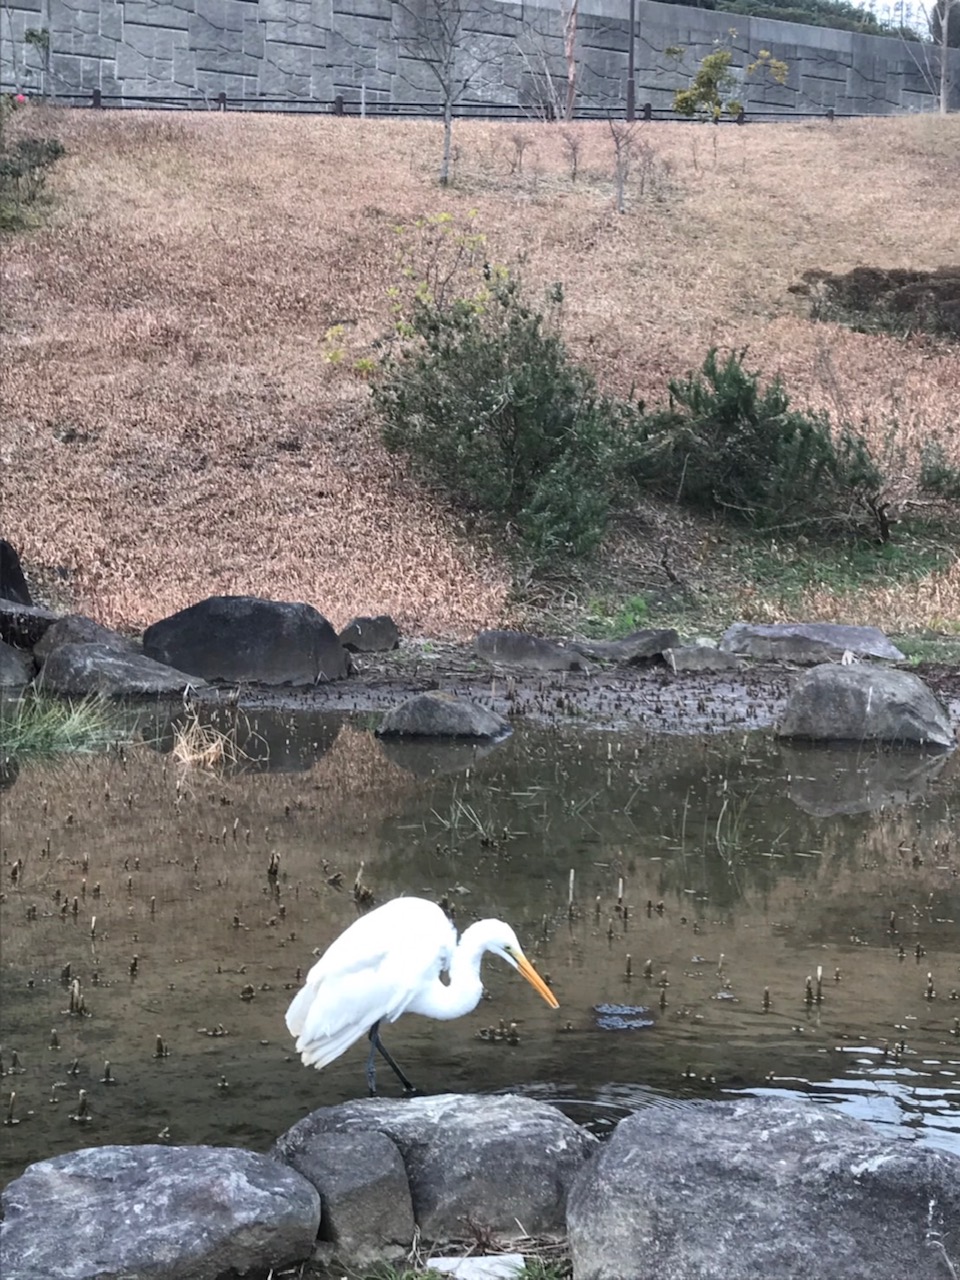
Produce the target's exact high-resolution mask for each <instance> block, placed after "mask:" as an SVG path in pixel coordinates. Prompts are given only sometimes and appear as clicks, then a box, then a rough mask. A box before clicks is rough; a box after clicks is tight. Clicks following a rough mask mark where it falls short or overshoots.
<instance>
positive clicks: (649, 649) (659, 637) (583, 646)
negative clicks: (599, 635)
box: [570, 627, 680, 663]
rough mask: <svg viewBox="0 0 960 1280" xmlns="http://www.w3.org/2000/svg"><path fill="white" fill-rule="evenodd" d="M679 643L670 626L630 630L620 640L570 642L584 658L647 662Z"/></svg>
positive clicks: (678, 638)
mask: <svg viewBox="0 0 960 1280" xmlns="http://www.w3.org/2000/svg"><path fill="white" fill-rule="evenodd" d="M679 643H680V637H679V636H678V635H677V633H676V631H674V630H673V628H672V627H664V628H658V629H654V628H651V627H644V628H642V629H641V630H639V631H631V632H630V634H629V635H628V636H624V637H623V639H622V640H571V641H570V644H571V646H572V647H574V648H575V649H577V650H579V652H580V653H582V654H583V655H584V657H586V658H596V659H598V660H599V661H601V662H627V663H640V662H648V661H649V660H650V659H651V658H659V657H660V656H661V655H662V654H663V653H664V651H665V650H667V649H672V648H674V647H675V646H676V645H678V644H679Z"/></svg>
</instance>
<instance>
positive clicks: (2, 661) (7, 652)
mask: <svg viewBox="0 0 960 1280" xmlns="http://www.w3.org/2000/svg"><path fill="white" fill-rule="evenodd" d="M36 669H37V667H36V663H35V662H34V660H33V657H32V655H31V654H29V653H24V652H23V650H22V649H15V648H14V647H13V645H12V644H7V642H6V641H5V640H0V689H19V688H22V687H23V685H25V684H29V683H30V681H31V680H32V679H33V677H34V674H35V672H36Z"/></svg>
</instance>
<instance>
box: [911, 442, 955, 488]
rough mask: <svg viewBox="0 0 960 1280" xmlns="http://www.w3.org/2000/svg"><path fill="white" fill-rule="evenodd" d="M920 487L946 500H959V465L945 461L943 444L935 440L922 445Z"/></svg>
mask: <svg viewBox="0 0 960 1280" xmlns="http://www.w3.org/2000/svg"><path fill="white" fill-rule="evenodd" d="M920 488H921V489H922V490H923V491H924V493H930V494H933V495H934V496H935V497H938V498H945V499H947V501H948V502H960V467H954V466H951V465H950V463H949V462H947V457H946V454H945V453H944V449H943V445H941V444H939V443H938V442H937V441H931V442H929V443H928V444H927V445H926V446H925V447H924V450H923V454H922V456H921V459H920Z"/></svg>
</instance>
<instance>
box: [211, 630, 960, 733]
mask: <svg viewBox="0 0 960 1280" xmlns="http://www.w3.org/2000/svg"><path fill="white" fill-rule="evenodd" d="M917 671H918V674H919V675H921V677H922V678H923V679H925V680H926V682H927V684H929V685H930V687H931V688H932V689H933V690H934V692H935V693H936V694H937V695H938V697H940V698H941V700H942V701H943V702H944V704H945V706H946V707H947V709H948V711H949V712H950V714H951V716H952V717H953V719H954V720H955V721H957V720H960V670H958V669H957V668H955V667H946V666H933V665H930V666H927V667H921V668H917ZM795 675H796V670H795V669H793V668H789V667H784V666H774V665H773V664H758V665H757V666H754V667H749V668H747V669H746V670H744V671H735V672H680V673H674V672H672V671H671V670H669V669H668V668H667V667H666V666H664V665H663V664H659V663H657V664H650V665H644V666H612V667H607V668H600V667H595V668H594V670H593V671H591V672H588V673H585V672H580V671H564V672H549V673H540V672H528V671H522V670H516V671H511V672H507V671H506V670H503V671H495V670H494V669H492V668H491V667H489V666H487V665H486V663H483V662H481V661H480V660H479V659H478V658H477V657H476V655H475V654H474V653H473V651H472V647H471V646H470V645H462V644H455V643H452V642H440V641H430V640H409V641H406V642H404V644H403V645H402V646H401V647H400V648H399V649H397V650H394V652H393V653H388V654H376V655H365V656H364V659H363V661H362V664H361V665H360V667H359V670H358V671H357V673H356V674H355V675H353V676H352V677H351V678H350V679H348V680H341V681H336V682H334V683H331V684H325V685H318V686H317V687H316V688H314V689H309V690H296V691H289V692H285V691H283V690H276V689H273V690H249V691H244V692H243V693H242V694H241V697H240V700H239V701H240V704H241V706H243V707H244V708H245V709H248V710H255V709H258V708H268V707H269V708H276V709H281V710H285V711H291V712H293V713H297V712H307V711H314V712H315V711H349V712H354V713H358V714H361V715H362V714H375V715H379V713H380V712H382V711H385V710H386V709H387V708H388V707H392V706H395V705H396V704H397V703H398V702H400V701H402V700H403V699H404V698H406V697H409V696H410V695H411V694H414V693H421V692H423V691H425V690H428V689H444V690H445V691H447V692H449V693H455V694H461V695H463V696H464V697H468V698H473V699H475V700H476V701H477V702H480V703H481V704H483V705H484V706H486V707H489V708H490V709H491V710H493V711H497V712H499V713H500V715H503V716H505V717H507V718H508V719H511V720H514V721H520V722H526V723H530V724H537V725H541V726H548V727H551V728H580V729H585V730H591V729H592V730H618V731H624V730H639V731H642V732H646V733H657V734H660V733H669V734H688V735H692V734H704V733H725V732H733V731H737V730H739V731H743V730H755V729H769V728H771V727H772V726H773V725H774V724H775V723H776V721H777V719H778V718H779V715H780V712H781V711H782V709H783V706H784V702H785V700H786V697H787V694H788V693H789V689H790V683H791V681H792V679H793V678H794V676H795ZM234 697H235V695H234V693H233V692H232V691H228V690H204V691H203V692H202V694H198V698H199V699H200V700H201V701H202V702H203V703H207V704H216V703H218V702H221V701H228V700H233V699H234Z"/></svg>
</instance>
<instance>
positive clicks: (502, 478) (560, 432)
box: [373, 267, 636, 564]
mask: <svg viewBox="0 0 960 1280" xmlns="http://www.w3.org/2000/svg"><path fill="white" fill-rule="evenodd" d="M484 274H485V277H486V284H485V286H484V287H483V288H482V289H481V290H480V292H479V293H478V294H477V296H476V297H474V298H472V299H467V298H463V297H458V298H456V299H455V300H454V301H452V302H451V303H449V304H447V305H441V304H439V303H438V302H437V301H436V300H435V298H434V295H433V294H432V293H431V292H429V291H428V290H426V289H421V290H420V291H419V292H418V294H417V295H416V297H415V298H414V300H413V303H412V309H411V311H410V315H409V319H408V320H406V321H403V322H402V323H401V325H400V336H399V337H398V340H397V343H395V344H394V346H395V347H397V348H398V349H396V350H394V351H393V352H391V354H389V355H388V356H387V357H386V359H385V361H384V364H383V367H382V370H381V376H380V378H379V379H378V380H377V382H376V383H375V385H374V388H373V396H374V404H375V407H376V409H377V412H378V414H379V416H380V419H381V423H382V432H383V439H384V442H385V444H386V446H387V448H388V449H390V450H392V451H403V452H405V453H407V454H408V455H409V457H410V458H411V459H412V460H413V463H414V465H415V467H416V468H417V470H418V471H419V472H420V473H421V475H422V476H424V477H425V478H426V479H427V480H429V481H430V482H431V483H434V484H438V485H440V486H441V487H442V488H443V489H444V490H445V491H446V493H447V494H449V495H450V496H451V497H453V498H454V499H455V500H456V501H457V502H459V503H460V504H461V505H462V506H463V507H465V508H466V509H468V510H472V511H475V512H481V513H485V514H492V515H495V516H498V517H500V518H502V519H504V520H506V521H508V522H509V523H510V525H511V526H512V527H513V528H514V529H515V531H516V533H517V535H518V536H519V539H520V542H521V543H522V545H523V547H524V549H525V550H526V552H527V553H528V554H529V555H530V556H531V557H532V558H533V560H534V561H535V562H537V563H541V564H543V563H547V562H551V561H555V560H558V559H561V558H563V557H565V556H569V555H576V556H580V555H585V554H587V553H588V552H590V551H591V550H592V549H593V548H594V547H595V546H596V545H597V543H598V542H599V540H600V538H601V537H602V535H603V532H604V529H605V527H606V522H607V517H608V512H609V505H610V501H611V496H612V492H613V490H614V488H615V484H614V477H613V466H614V460H615V458H616V456H617V451H618V447H619V446H618V440H619V436H620V434H621V432H623V431H624V430H625V429H628V428H630V427H632V425H633V424H634V422H635V420H636V413H635V411H634V410H633V409H632V408H631V407H630V406H628V405H625V404H621V403H618V402H617V401H615V400H612V399H610V398H608V397H606V396H602V395H600V393H599V392H598V391H597V388H596V384H595V382H594V379H593V377H592V376H591V374H590V373H589V372H588V371H587V370H586V369H584V368H583V367H582V366H580V365H578V364H576V363H575V362H573V361H572V360H571V359H570V358H569V357H568V355H567V352H566V349H565V347H564V344H563V341H562V339H561V337H560V334H559V332H558V330H557V325H556V314H555V313H554V314H552V315H549V316H547V317H545V316H544V315H543V313H541V312H540V311H537V310H535V309H533V308H532V307H530V306H528V305H527V303H526V302H525V301H524V298H523V291H522V288H521V283H520V281H519V279H517V278H516V277H515V276H512V275H510V274H509V273H508V272H505V271H496V270H491V269H490V268H489V267H487V268H485V269H484ZM562 298H563V293H562V289H561V287H560V286H559V285H556V286H554V288H553V290H552V293H551V295H550V303H551V305H552V307H553V308H558V307H559V305H560V303H561V302H562Z"/></svg>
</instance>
